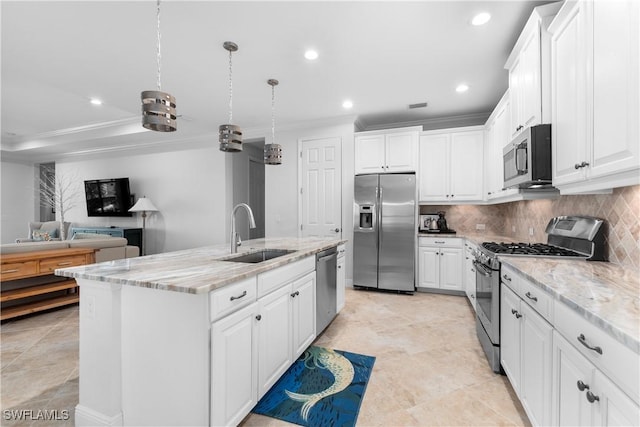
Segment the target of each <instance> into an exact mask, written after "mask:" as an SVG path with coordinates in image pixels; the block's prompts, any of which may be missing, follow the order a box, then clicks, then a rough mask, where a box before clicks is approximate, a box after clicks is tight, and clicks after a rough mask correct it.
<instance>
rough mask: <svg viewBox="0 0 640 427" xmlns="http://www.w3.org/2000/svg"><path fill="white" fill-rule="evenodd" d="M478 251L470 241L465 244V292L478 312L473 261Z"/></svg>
mask: <svg viewBox="0 0 640 427" xmlns="http://www.w3.org/2000/svg"><path fill="white" fill-rule="evenodd" d="M477 249H478V247H477V246H476V245H475V244H474V243H471V242H470V241H468V240H467V241H465V242H464V262H463V265H464V274H463V276H464V290H465V293H466V294H467V298H468V299H469V302H470V303H471V307H473V310H474V311H475V310H476V267H475V266H474V265H473V260H474V259H475V255H474V252H475V251H476V250H477Z"/></svg>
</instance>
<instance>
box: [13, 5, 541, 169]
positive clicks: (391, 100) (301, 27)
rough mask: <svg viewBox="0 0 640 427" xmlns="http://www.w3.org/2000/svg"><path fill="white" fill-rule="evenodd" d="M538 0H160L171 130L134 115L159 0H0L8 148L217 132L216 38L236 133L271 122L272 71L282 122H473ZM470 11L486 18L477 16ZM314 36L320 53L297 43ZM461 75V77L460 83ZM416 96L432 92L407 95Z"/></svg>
mask: <svg viewBox="0 0 640 427" xmlns="http://www.w3.org/2000/svg"><path fill="white" fill-rule="evenodd" d="M544 3H548V1H413V2H399V1H386V2H385V1H377V2H365V1H358V2H343V1H331V2H329V1H324V2H292V1H289V2H271V1H259V2H244V1H234V2H214V1H177V0H176V1H169V0H167V1H163V3H162V5H161V33H162V43H161V47H162V90H164V91H166V92H169V93H171V94H172V95H174V96H175V97H176V100H177V111H178V114H179V115H181V116H182V117H181V118H180V119H179V122H178V131H177V132H173V133H159V132H148V131H144V129H143V128H142V126H141V125H140V92H141V91H143V90H155V89H156V77H157V65H156V2H155V1H153V0H146V1H123V2H116V1H71V2H57V1H43V2H32V1H6V0H3V1H2V2H1V3H0V8H1V9H0V13H1V19H2V33H1V37H2V39H1V41H2V75H1V77H2V81H1V84H2V86H1V90H2V105H1V108H2V109H1V114H2V122H1V126H2V128H1V137H2V139H1V148H2V155H3V157H5V158H15V159H26V160H32V161H47V160H56V159H58V158H61V157H63V156H68V155H72V154H74V153H75V154H78V153H89V152H106V151H108V150H111V149H115V148H117V147H130V146H136V145H138V146H139V145H149V146H151V145H158V144H170V143H172V142H175V141H188V140H195V139H198V137H200V138H201V137H202V135H209V136H210V138H211V139H212V141H213V142H214V143H215V141H217V129H218V126H219V125H220V124H223V123H227V122H228V102H229V99H228V52H227V51H226V50H224V49H223V47H222V43H223V42H224V41H226V40H230V41H234V42H236V43H237V44H238V45H239V50H238V52H236V53H234V55H233V121H234V124H238V125H240V126H241V127H242V128H243V129H245V135H249V136H250V135H251V134H254V135H269V134H270V129H271V87H270V86H269V85H268V84H267V79H269V78H276V79H278V80H279V81H280V85H278V86H277V87H276V130H277V129H278V128H279V127H283V128H284V127H287V126H294V125H297V124H300V123H304V122H316V123H317V122H330V121H333V120H340V119H341V118H342V120H343V121H344V120H347V118H350V117H351V118H355V119H356V122H357V123H358V126H359V128H361V129H375V128H382V127H389V126H392V125H398V124H401V125H415V124H427V125H428V123H433V122H434V121H436V122H437V121H438V119H442V118H450V117H453V116H462V118H463V120H464V119H465V118H466V119H469V120H471V121H473V120H475V121H476V122H477V121H478V120H480V119H482V118H486V116H487V115H488V114H489V112H490V111H491V110H492V109H493V107H494V106H495V104H496V103H497V102H498V100H499V99H500V97H501V96H502V94H503V93H504V91H505V90H506V88H507V72H506V70H504V63H505V61H506V58H507V56H508V55H509V53H510V51H511V48H512V46H513V45H514V43H515V41H516V39H517V37H518V35H519V33H520V30H521V29H522V27H523V26H524V23H525V21H526V19H527V18H528V16H529V14H530V13H531V10H532V9H533V7H535V6H537V5H539V4H544ZM480 11H488V12H490V13H491V14H492V18H491V20H490V21H489V23H488V24H486V25H485V26H482V27H474V26H472V25H471V24H470V20H471V18H472V17H473V15H474V14H476V13H478V12H480ZM310 47H312V48H315V49H316V50H317V51H318V52H319V55H320V56H319V58H318V59H317V60H316V61H309V60H306V59H305V58H304V57H303V54H304V51H305V50H306V49H307V48H310ZM462 82H464V83H466V84H467V85H468V86H469V87H470V89H469V91H468V92H466V93H464V94H458V93H456V92H455V87H456V86H457V85H458V84H459V83H462ZM91 97H99V98H101V99H102V100H103V102H104V104H103V105H101V106H94V105H91V104H90V103H89V98H91ZM347 98H349V99H351V100H353V103H354V107H353V108H352V109H351V110H345V109H343V108H342V105H341V104H342V101H343V100H344V99H347ZM420 102H427V103H428V107H427V108H423V109H417V110H409V109H408V105H409V104H413V103H420ZM252 130H253V131H252Z"/></svg>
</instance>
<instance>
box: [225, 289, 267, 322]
mask: <svg viewBox="0 0 640 427" xmlns="http://www.w3.org/2000/svg"><path fill="white" fill-rule="evenodd" d="M246 296H247V291H244V292H243V293H242V295H240V296H237V297H234V296H232V297H231V298H229V301H235V300H237V299H240V298H243V297H246ZM258 320H260V319H258Z"/></svg>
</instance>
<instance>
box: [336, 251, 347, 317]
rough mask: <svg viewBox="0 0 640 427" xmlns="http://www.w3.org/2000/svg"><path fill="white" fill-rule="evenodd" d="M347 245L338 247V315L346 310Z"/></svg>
mask: <svg viewBox="0 0 640 427" xmlns="http://www.w3.org/2000/svg"><path fill="white" fill-rule="evenodd" d="M345 254H346V248H345V245H339V246H338V258H337V260H336V269H337V271H336V313H340V310H342V309H343V308H344V297H345V295H344V291H345V286H346V284H347V267H346V256H345Z"/></svg>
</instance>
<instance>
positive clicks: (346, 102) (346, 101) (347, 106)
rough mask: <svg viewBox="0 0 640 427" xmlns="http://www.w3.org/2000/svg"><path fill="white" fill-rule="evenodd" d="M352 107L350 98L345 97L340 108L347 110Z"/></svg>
mask: <svg viewBox="0 0 640 427" xmlns="http://www.w3.org/2000/svg"><path fill="white" fill-rule="evenodd" d="M352 107H353V102H352V101H351V100H350V99H346V100H345V101H344V102H343V103H342V108H346V109H347V110H348V109H349V108H352Z"/></svg>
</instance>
